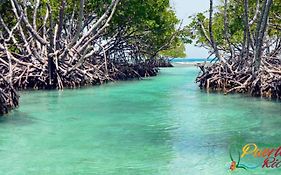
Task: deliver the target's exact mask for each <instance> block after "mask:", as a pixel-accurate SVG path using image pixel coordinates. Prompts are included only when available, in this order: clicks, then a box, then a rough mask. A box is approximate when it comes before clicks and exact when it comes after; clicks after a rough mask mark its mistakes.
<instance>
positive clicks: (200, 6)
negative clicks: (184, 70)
mask: <svg viewBox="0 0 281 175" xmlns="http://www.w3.org/2000/svg"><path fill="white" fill-rule="evenodd" d="M214 1H215V3H217V2H218V1H219V0H214ZM170 2H171V5H172V7H173V9H174V10H175V11H176V14H177V17H178V18H179V19H180V20H183V24H184V25H185V24H188V23H189V19H188V17H189V16H191V15H193V14H196V13H197V12H202V11H205V10H207V9H208V8H209V0H171V1H170ZM186 53H187V57H189V58H205V57H207V56H208V51H207V50H205V49H203V48H199V47H195V46H193V45H187V46H186Z"/></svg>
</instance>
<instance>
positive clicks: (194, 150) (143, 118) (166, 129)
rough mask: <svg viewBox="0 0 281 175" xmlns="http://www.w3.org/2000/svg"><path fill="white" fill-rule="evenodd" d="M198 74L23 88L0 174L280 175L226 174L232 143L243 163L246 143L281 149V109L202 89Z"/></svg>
mask: <svg viewBox="0 0 281 175" xmlns="http://www.w3.org/2000/svg"><path fill="white" fill-rule="evenodd" d="M197 72H198V70H197V69H196V68H169V69H163V70H161V73H160V75H159V76H158V77H153V78H149V79H145V80H143V81H129V82H114V83H110V84H107V85H103V86H97V87H90V88H83V89H77V90H64V91H37V92H23V93H22V94H21V95H22V97H21V106H20V108H19V109H17V110H15V111H13V112H12V113H11V114H9V115H8V116H7V117H5V118H2V119H1V122H0V157H1V158H0V174H3V175H9V174H10V175H78V174H82V175H84V174H85V175H87V174H98V175H99V174H100V175H208V174H210V175H225V174H241V175H242V174H251V175H252V174H272V175H277V174H280V173H281V168H279V169H261V168H260V167H261V164H260V166H259V168H257V169H254V170H247V171H246V170H244V169H237V170H236V171H234V172H229V171H228V168H229V162H230V161H231V160H230V156H229V149H230V147H231V148H233V149H232V150H234V151H233V157H234V158H235V159H237V154H238V153H237V151H236V150H241V148H242V146H243V145H245V144H247V143H256V144H258V145H259V146H260V147H262V146H263V147H278V146H279V145H281V141H280V135H281V134H280V133H281V127H280V126H281V104H280V103H279V102H272V101H267V100H262V99H259V98H249V97H242V96H240V95H228V96H224V95H221V94H213V93H211V94H208V93H205V92H203V91H201V90H200V89H198V87H197V86H196V84H194V79H195V76H196V75H197ZM231 145H232V146H231ZM236 153H237V154H236ZM247 157H248V158H247ZM259 161H260V160H258V159H251V157H250V156H246V159H241V162H242V163H244V164H254V163H260V162H259Z"/></svg>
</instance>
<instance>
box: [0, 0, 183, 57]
mask: <svg viewBox="0 0 281 175" xmlns="http://www.w3.org/2000/svg"><path fill="white" fill-rule="evenodd" d="M2 1H3V2H4V3H1V5H0V14H1V15H2V16H13V12H12V9H11V5H10V2H9V1H7V0H2ZM111 1H112V0H85V9H84V14H85V17H87V16H90V15H93V14H96V15H97V16H101V15H102V14H103V13H104V12H105V10H106V9H107V7H108V6H109V5H110V3H111ZM19 2H23V1H20V0H19ZM33 2H35V1H33ZM47 3H49V4H50V6H51V9H52V17H53V20H54V22H56V23H57V22H58V20H59V18H58V16H59V11H60V7H61V1H57V0H41V4H40V8H39V11H38V14H37V16H38V19H37V22H38V26H40V25H41V24H40V23H42V22H43V20H42V19H44V16H45V14H46V7H47ZM7 9H8V10H7ZM27 11H28V14H29V16H28V18H29V20H30V21H32V15H33V9H32V8H31V7H27ZM73 12H74V15H75V18H76V19H77V17H78V13H79V1H77V0H66V7H65V14H64V18H65V19H69V18H70V17H71V15H72V13H73ZM8 14H10V15H8ZM13 19H14V18H13ZM5 22H7V23H8V24H9V25H13V24H15V23H11V22H12V21H10V20H9V18H8V17H6V19H5ZM178 23H179V20H178V19H177V18H176V15H175V12H174V11H173V10H172V9H171V7H170V3H169V0H121V1H120V3H119V4H118V6H117V9H116V12H115V14H114V16H113V18H112V20H111V22H110V26H109V28H107V34H106V37H108V38H110V37H112V36H113V35H114V34H116V32H117V31H122V36H123V38H126V40H127V41H126V42H127V43H128V44H132V45H138V47H139V48H140V50H141V51H142V52H143V53H148V55H149V54H150V55H153V54H155V53H157V52H159V51H160V50H168V49H170V48H177V47H178V46H180V43H181V42H182V38H183V37H181V36H180V35H181V34H180V32H177V30H176V26H177V25H178ZM175 33H178V35H176V36H175V37H174V35H175ZM172 38H173V39H172ZM171 39H172V40H171ZM183 42H185V40H183ZM167 43H170V44H167ZM165 44H167V45H165ZM163 45H165V47H163V48H162V46H163ZM159 49H160V50H159ZM181 54H184V53H181Z"/></svg>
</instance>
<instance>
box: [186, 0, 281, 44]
mask: <svg viewBox="0 0 281 175" xmlns="http://www.w3.org/2000/svg"><path fill="white" fill-rule="evenodd" d="M262 2H263V1H260V6H261V5H262ZM280 7H281V0H276V1H274V3H273V6H272V8H271V11H270V17H269V19H270V21H269V28H268V33H269V35H270V36H273V37H274V36H279V37H280V28H281V20H280V18H276V15H279V14H280ZM255 11H256V0H249V12H248V13H249V21H251V20H252V19H253V18H254V15H255ZM223 14H224V6H223V4H222V3H221V5H219V6H218V7H217V11H216V13H215V14H214V16H213V33H214V38H215V40H216V42H217V44H218V46H219V47H221V48H224V47H226V46H227V42H226V40H225V38H224V16H223ZM227 14H228V28H229V31H228V32H229V35H230V42H231V43H232V44H234V45H239V44H241V43H242V42H243V34H244V33H243V29H244V19H243V15H244V6H243V0H238V1H237V0H230V1H229V4H228V9H227ZM207 16H208V12H205V13H198V14H197V15H195V16H192V17H190V18H191V19H192V22H191V23H190V24H189V25H188V26H186V27H185V30H186V31H187V33H189V34H188V35H187V38H188V39H192V40H194V41H195V44H197V45H204V46H207V47H209V43H208V41H207V40H206V37H205V36H204V32H203V30H202V28H201V26H200V23H202V24H203V26H204V28H205V30H206V33H207V37H209V35H208V34H209V32H208V23H209V19H208V18H207ZM255 22H257V21H255ZM278 27H279V30H278ZM250 30H251V33H253V34H254V33H255V30H256V23H254V24H253V25H252V26H251V28H250Z"/></svg>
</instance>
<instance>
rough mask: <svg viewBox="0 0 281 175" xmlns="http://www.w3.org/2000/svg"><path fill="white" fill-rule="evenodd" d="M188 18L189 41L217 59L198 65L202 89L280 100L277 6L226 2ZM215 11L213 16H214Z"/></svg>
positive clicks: (258, 0)
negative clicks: (189, 21) (208, 51)
mask: <svg viewBox="0 0 281 175" xmlns="http://www.w3.org/2000/svg"><path fill="white" fill-rule="evenodd" d="M221 2H222V3H221V5H219V6H217V7H213V1H212V0H210V10H209V11H208V12H207V14H206V13H199V14H197V15H195V16H193V17H192V19H193V21H192V23H191V24H190V25H189V26H187V27H186V29H185V30H186V32H187V33H188V34H189V37H190V39H194V40H195V42H196V44H197V45H200V46H202V47H205V48H207V49H209V50H210V52H211V55H210V57H212V55H214V56H215V57H216V58H217V59H216V60H218V62H216V63H215V64H213V65H212V66H208V65H201V66H200V68H201V70H202V72H201V74H200V75H199V76H198V77H197V82H198V83H199V84H200V86H201V87H202V88H206V89H212V90H219V91H224V92H225V93H230V92H243V93H250V94H252V95H254V96H265V97H271V98H279V99H280V98H281V57H280V56H281V55H280V54H281V16H280V14H281V1H280V0H274V1H273V0H238V1H237V0H224V1H221ZM214 11H215V13H214Z"/></svg>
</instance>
